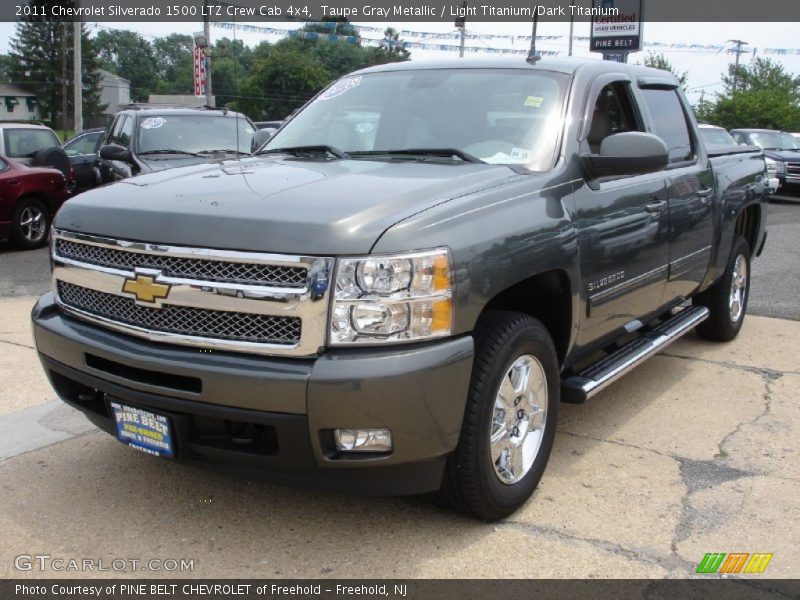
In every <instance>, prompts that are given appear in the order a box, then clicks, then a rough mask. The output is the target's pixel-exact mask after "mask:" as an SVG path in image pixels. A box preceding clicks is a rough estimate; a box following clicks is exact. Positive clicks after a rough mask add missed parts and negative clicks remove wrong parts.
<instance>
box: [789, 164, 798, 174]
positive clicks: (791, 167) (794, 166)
mask: <svg viewBox="0 0 800 600" xmlns="http://www.w3.org/2000/svg"><path fill="white" fill-rule="evenodd" d="M786 172H787V173H789V174H791V175H800V163H786Z"/></svg>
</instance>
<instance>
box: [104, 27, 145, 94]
mask: <svg viewBox="0 0 800 600" xmlns="http://www.w3.org/2000/svg"><path fill="white" fill-rule="evenodd" d="M94 43H95V46H96V47H97V50H98V52H99V55H100V61H101V64H102V65H103V68H104V69H106V70H107V71H111V72H112V73H115V74H117V75H119V76H120V77H124V78H125V79H127V80H128V81H130V82H131V100H133V101H134V102H146V101H147V99H148V97H149V96H150V94H151V92H153V91H154V90H155V89H156V87H157V86H158V79H159V77H158V75H159V74H158V61H156V57H155V53H154V51H153V47H152V46H151V45H150V43H149V42H148V41H147V40H145V39H144V38H143V37H142V36H140V35H139V34H138V33H134V32H133V31H114V30H102V31H100V33H98V34H97V37H96V38H95V39H94Z"/></svg>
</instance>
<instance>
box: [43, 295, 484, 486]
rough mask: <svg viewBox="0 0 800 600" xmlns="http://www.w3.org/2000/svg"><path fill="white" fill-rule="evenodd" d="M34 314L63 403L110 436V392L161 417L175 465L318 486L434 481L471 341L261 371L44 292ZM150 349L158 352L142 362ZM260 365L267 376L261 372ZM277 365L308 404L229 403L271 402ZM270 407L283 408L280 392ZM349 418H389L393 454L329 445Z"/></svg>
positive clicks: (379, 422) (385, 421)
mask: <svg viewBox="0 0 800 600" xmlns="http://www.w3.org/2000/svg"><path fill="white" fill-rule="evenodd" d="M33 321H34V336H35V338H36V342H37V347H38V350H39V357H40V360H41V362H42V365H43V367H44V369H45V371H46V373H47V376H48V377H49V379H50V381H51V383H52V385H53V387H54V388H55V390H56V392H57V393H58V395H59V397H60V398H61V399H62V400H63V401H64V402H66V403H67V404H69V405H70V406H73V407H75V408H76V409H78V410H80V411H81V412H83V413H84V414H85V415H86V416H87V417H88V418H89V419H90V420H91V421H92V422H93V423H94V424H95V425H96V426H97V427H99V428H100V429H102V430H104V431H106V432H107V433H109V434H111V435H116V425H115V422H114V419H113V415H112V412H111V411H110V409H109V404H108V401H109V399H110V398H112V399H117V400H118V401H120V402H121V403H123V404H126V405H130V406H134V407H138V408H142V409H145V410H150V411H153V412H156V413H159V414H162V415H165V416H167V417H168V418H169V420H170V423H171V425H172V428H173V440H174V445H175V459H174V460H176V461H179V462H184V463H187V464H191V465H196V466H202V467H207V468H212V469H219V470H224V471H226V472H231V471H235V472H238V473H241V474H243V475H245V476H248V477H259V478H268V479H273V480H276V481H281V482H287V483H295V484H301V485H305V486H311V487H316V488H324V489H336V490H342V491H350V492H357V493H364V494H378V495H406V494H418V493H424V492H429V491H432V490H436V489H438V488H439V487H440V484H441V479H442V475H443V471H444V466H445V462H446V459H447V455H448V454H449V452H451V451H452V450H453V448H454V447H455V444H456V442H457V438H458V432H459V430H460V421H461V417H462V415H463V408H464V401H465V398H466V385H467V383H468V380H469V370H470V368H471V362H472V352H471V350H472V343H471V339H467V340H462V341H461V342H460V343H458V344H455V345H452V342H450V346H449V347H447V348H446V351H445V352H441V350H436V347H435V346H431V347H430V348H428V349H427V350H426V349H424V348H422V349H418V350H417V351H412V352H410V353H408V354H406V353H404V352H399V353H397V352H396V353H393V354H391V355H390V354H386V355H384V354H381V353H380V352H374V351H373V352H358V353H343V354H342V355H339V356H335V357H333V358H335V360H334V359H332V357H331V356H324V357H320V358H318V359H315V360H312V361H305V362H304V363H303V368H302V369H300V371H301V374H298V371H297V369H292V368H290V367H291V365H287V364H286V361H285V359H284V360H283V361H274V360H270V359H268V358H258V359H255V360H257V361H260V362H259V363H257V364H260V365H261V366H262V367H263V368H262V369H257V368H255V366H257V365H254V364H253V362H252V361H253V360H254V359H253V357H250V356H242V357H241V358H240V359H238V360H237V357H236V356H235V355H230V354H228V355H225V356H220V357H216V358H215V357H213V356H198V355H197V353H196V351H193V350H190V349H184V348H176V347H171V346H164V345H156V344H152V343H150V342H143V341H140V340H134V339H132V338H129V337H127V336H124V335H122V334H116V333H112V332H109V331H106V330H101V329H99V328H95V327H94V326H92V325H89V324H86V323H82V322H79V321H75V320H72V319H70V318H68V317H64V316H63V315H61V314H60V313H59V312H58V310H57V309H55V307H54V306H52V304H50V303H49V302H48V297H47V296H45V297H44V298H43V299H42V300H41V301H40V303H39V304H38V305H37V307H36V308H35V309H34V314H33ZM148 351H149V352H148ZM165 354H168V356H165ZM153 357H156V358H157V360H149V359H152V358H153ZM218 359H219V360H218ZM215 360H218V362H214V361H215ZM203 361H206V363H207V364H205V363H203ZM228 365H230V368H228ZM233 365H236V366H235V367H234V366H233ZM276 365H277V366H278V367H281V366H283V367H284V368H276ZM243 366H246V367H247V369H243ZM250 372H253V374H252V375H251V376H252V377H253V378H255V379H253V381H249V380H248V377H249V376H250V375H248V373H250ZM264 372H267V373H270V377H271V378H273V379H270V380H261V379H257V377H258V376H259V374H260V375H261V376H263V373H264ZM283 372H285V377H286V378H288V380H289V382H288V383H287V384H286V385H289V384H292V385H295V384H296V385H299V386H300V389H301V390H302V393H303V395H304V396H305V402H304V404H303V406H304V408H306V410H305V412H304V413H295V414H292V413H289V412H285V411H282V410H254V409H252V408H243V407H242V406H236V405H232V404H237V403H238V404H245V405H247V406H249V405H251V404H253V402H252V401H251V400H250V399H247V398H244V399H241V398H239V394H240V393H241V392H242V391H243V390H244V391H248V393H258V392H259V391H260V396H259V398H258V400H259V402H260V404H261V405H262V406H264V408H269V406H270V404H271V402H270V396H271V394H275V393H276V391H277V392H280V391H282V390H288V389H289V388H287V387H286V386H285V385H282V383H281V381H280V379H281V375H280V373H283ZM206 373H208V374H209V375H208V376H209V377H210V378H211V377H212V376H213V385H210V384H209V385H206V386H205V389H206V390H213V392H214V394H217V395H218V396H217V397H216V399H215V397H213V396H212V397H209V396H208V395H207V394H206V395H203V396H202V401H198V400H196V399H192V395H197V396H200V395H201V394H202V393H203V390H204V383H205V380H204V377H205V376H206ZM226 373H229V374H228V375H227V376H228V377H229V382H230V392H229V393H227V394H226V392H225V390H226V387H225V385H224V382H225V377H226ZM302 373H305V375H302ZM365 373H370V374H371V375H372V376H371V378H367V377H366V376H365ZM284 383H286V382H284ZM259 386H260V387H259ZM287 393H289V392H287ZM181 396H182V397H181ZM434 403H435V404H434ZM274 404H275V406H281V407H283V406H285V405H286V403H285V399H284V400H282V399H281V398H276V399H275V401H274ZM398 405H399V406H398ZM347 426H351V427H370V426H378V427H388V428H389V429H391V430H392V434H393V440H394V448H393V451H392V452H391V453H388V454H386V455H368V454H362V455H341V454H339V453H337V452H336V449H335V447H334V443H333V433H332V432H333V428H335V427H347ZM254 429H255V430H257V431H258V432H259V435H258V436H257V437H252V436H251V438H252V439H249V440H246V442H245V443H242V439H243V438H247V434H243V433H242V432H246V431H251V430H254Z"/></svg>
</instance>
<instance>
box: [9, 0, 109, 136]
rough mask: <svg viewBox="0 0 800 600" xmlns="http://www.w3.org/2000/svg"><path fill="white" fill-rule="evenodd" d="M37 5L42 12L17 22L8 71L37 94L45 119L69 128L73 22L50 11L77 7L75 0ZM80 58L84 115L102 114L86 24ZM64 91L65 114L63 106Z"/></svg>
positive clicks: (94, 54) (51, 0)
mask: <svg viewBox="0 0 800 600" xmlns="http://www.w3.org/2000/svg"><path fill="white" fill-rule="evenodd" d="M37 5H38V6H43V7H44V10H43V11H42V12H41V13H39V15H37V16H33V15H31V16H26V17H22V18H21V19H20V21H18V22H17V26H16V33H15V36H14V37H13V38H12V39H11V43H10V46H11V52H10V56H11V59H12V61H13V62H12V64H11V65H10V68H9V75H10V79H11V80H12V81H14V82H15V83H17V84H22V85H24V86H25V87H27V88H28V89H30V90H31V91H32V92H33V93H35V94H36V96H37V98H38V100H39V106H40V110H41V113H42V115H43V117H44V118H45V119H47V120H48V121H50V123H51V124H53V125H54V126H55V125H57V124H58V125H61V126H62V128H64V129H68V127H67V125H68V121H70V119H69V115H71V114H72V106H73V89H72V64H73V56H72V55H73V52H72V45H73V44H72V38H73V26H72V23H70V22H66V21H59V20H57V19H56V18H55V17H52V16H50V15H51V14H52V12H51V10H52V7H53V6H56V5H58V6H62V7H67V8H69V7H73V8H74V6H75V3H74V1H73V0H40V1H39V2H38V3H37ZM42 15H44V16H42ZM81 58H82V63H81V64H82V79H83V82H82V83H83V114H84V117H92V116H96V115H100V114H102V112H103V110H104V109H105V106H103V105H102V104H101V101H100V73H99V71H98V68H99V64H98V58H97V52H96V50H95V48H94V45H93V43H92V40H90V39H89V35H88V33H87V30H86V26H85V25H84V26H83V27H82V31H81ZM64 73H66V77H64V76H63V74H64ZM64 84H66V85H64ZM65 92H66V108H67V112H66V114H64V111H63V108H62V100H63V99H64V96H65Z"/></svg>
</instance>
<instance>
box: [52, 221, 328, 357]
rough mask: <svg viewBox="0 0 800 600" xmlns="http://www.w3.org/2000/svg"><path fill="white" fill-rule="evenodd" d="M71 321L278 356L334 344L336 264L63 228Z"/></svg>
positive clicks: (60, 273)
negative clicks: (331, 312) (331, 314)
mask: <svg viewBox="0 0 800 600" xmlns="http://www.w3.org/2000/svg"><path fill="white" fill-rule="evenodd" d="M52 259H53V289H54V292H55V296H56V301H57V303H58V304H59V306H60V308H61V310H62V311H63V312H64V313H65V314H68V315H70V316H73V317H76V318H79V319H82V320H85V321H89V322H91V323H94V324H96V325H98V326H100V327H105V328H108V329H113V330H115V331H120V332H123V333H127V334H130V335H134V336H138V337H142V338H146V339H149V340H151V341H156V342H166V343H173V344H182V345H190V346H199V347H202V348H209V349H218V350H231V351H238V352H250V353H257V354H266V355H277V356H312V355H314V354H317V353H318V352H319V351H320V350H321V349H322V347H323V346H324V344H325V337H326V332H327V311H328V291H329V289H328V288H329V277H330V274H331V273H332V270H333V259H332V258H320V257H303V256H286V255H279V254H266V253H250V252H235V251H227V250H212V249H203V248H187V247H182V246H163V245H158V244H147V243H142V242H130V241H124V240H114V239H108V238H100V237H97V236H91V235H85V234H77V233H72V232H67V231H61V230H53V245H52Z"/></svg>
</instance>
